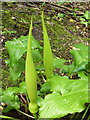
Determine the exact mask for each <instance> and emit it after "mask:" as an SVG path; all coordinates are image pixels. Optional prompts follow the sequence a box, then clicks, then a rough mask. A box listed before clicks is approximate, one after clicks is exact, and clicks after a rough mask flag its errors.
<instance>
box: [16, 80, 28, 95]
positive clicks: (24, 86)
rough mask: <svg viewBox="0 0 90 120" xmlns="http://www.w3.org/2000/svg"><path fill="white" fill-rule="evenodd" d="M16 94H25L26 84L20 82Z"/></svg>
mask: <svg viewBox="0 0 90 120" xmlns="http://www.w3.org/2000/svg"><path fill="white" fill-rule="evenodd" d="M18 92H19V93H27V91H26V83H25V82H21V83H20V84H19V91H18Z"/></svg>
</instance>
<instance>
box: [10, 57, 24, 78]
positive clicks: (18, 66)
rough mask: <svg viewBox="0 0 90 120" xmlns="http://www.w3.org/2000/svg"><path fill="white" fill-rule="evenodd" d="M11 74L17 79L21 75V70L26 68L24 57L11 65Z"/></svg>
mask: <svg viewBox="0 0 90 120" xmlns="http://www.w3.org/2000/svg"><path fill="white" fill-rule="evenodd" d="M9 70H10V76H11V78H12V80H16V79H17V78H18V77H20V75H21V72H23V71H24V70H25V61H24V59H23V58H20V59H19V60H18V62H17V63H16V64H14V65H13V67H10V69H9Z"/></svg>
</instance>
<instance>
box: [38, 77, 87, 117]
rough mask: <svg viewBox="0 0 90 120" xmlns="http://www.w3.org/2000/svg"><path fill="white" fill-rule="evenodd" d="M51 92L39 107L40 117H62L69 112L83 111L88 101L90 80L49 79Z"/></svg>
mask: <svg viewBox="0 0 90 120" xmlns="http://www.w3.org/2000/svg"><path fill="white" fill-rule="evenodd" d="M48 81H50V85H51V91H52V93H51V94H48V95H46V96H45V98H44V100H43V101H42V102H41V105H40V109H39V114H40V116H39V118H61V117H63V116H65V115H67V114H69V113H74V112H81V111H83V110H84V109H85V106H84V104H85V103H86V102H87V101H88V82H87V81H85V80H83V79H82V80H69V79H68V78H67V77H60V76H58V77H52V78H51V79H49V80H48Z"/></svg>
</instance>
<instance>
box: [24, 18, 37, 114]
mask: <svg viewBox="0 0 90 120" xmlns="http://www.w3.org/2000/svg"><path fill="white" fill-rule="evenodd" d="M31 36H32V18H31V25H30V30H29V37H28V44H27V57H26V72H25V73H26V76H25V79H26V88H27V93H28V97H29V99H30V103H29V110H30V112H31V113H37V112H38V105H37V74H36V70H35V67H34V63H33V58H32V51H31V42H32V39H31Z"/></svg>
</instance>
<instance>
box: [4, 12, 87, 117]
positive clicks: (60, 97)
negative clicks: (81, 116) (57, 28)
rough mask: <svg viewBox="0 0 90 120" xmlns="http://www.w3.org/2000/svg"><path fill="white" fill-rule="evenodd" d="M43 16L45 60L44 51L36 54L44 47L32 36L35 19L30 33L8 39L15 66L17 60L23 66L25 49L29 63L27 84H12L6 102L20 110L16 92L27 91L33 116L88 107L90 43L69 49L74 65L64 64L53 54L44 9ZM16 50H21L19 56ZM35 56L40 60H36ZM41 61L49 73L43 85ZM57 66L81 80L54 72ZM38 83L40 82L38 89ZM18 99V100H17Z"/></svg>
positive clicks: (6, 91)
mask: <svg viewBox="0 0 90 120" xmlns="http://www.w3.org/2000/svg"><path fill="white" fill-rule="evenodd" d="M41 18H42V27H43V39H44V49H43V60H42V51H41V53H39V54H35V52H37V51H36V50H38V51H39V50H42V49H41V48H42V47H41V46H40V44H39V43H37V42H38V41H37V40H35V39H34V37H32V18H31V24H30V29H29V36H22V37H21V38H19V39H18V40H13V41H7V42H6V47H7V48H8V50H9V52H10V55H11V58H12V63H14V65H16V63H18V64H17V66H18V68H19V67H21V66H23V65H22V64H20V63H22V61H24V59H23V60H22V59H21V57H22V58H23V56H22V55H23V54H24V53H25V52H26V51H27V55H26V61H24V62H25V63H26V64H25V82H24V84H22V83H20V85H19V87H14V88H12V87H11V88H8V89H6V90H5V91H3V95H2V98H3V102H5V103H8V104H9V103H10V104H11V103H12V104H11V108H9V110H12V109H13V108H14V109H19V108H20V102H19V98H18V96H17V94H18V93H24V94H28V98H29V103H28V108H29V111H30V112H31V113H32V114H33V116H34V118H61V117H64V116H65V115H68V114H73V113H75V112H82V111H83V110H84V109H85V103H87V102H88V74H89V71H88V68H87V66H88V46H86V45H84V44H76V45H75V46H74V49H73V50H70V52H71V54H72V56H73V58H74V61H73V63H72V64H71V65H65V64H64V62H65V61H66V60H65V59H60V58H57V57H53V54H52V51H51V47H50V42H49V38H48V34H47V30H46V26H45V23H44V14H43V12H42V15H41ZM27 37H28V40H27ZM27 42H28V43H27ZM32 43H33V44H32ZM35 43H36V44H35ZM26 44H27V45H26ZM12 48H14V50H13V52H11V51H12ZM17 48H18V49H17ZM21 48H22V49H21ZM33 48H35V49H33ZM83 48H84V49H83ZM17 50H18V51H17ZM17 53H19V54H18V56H17ZM39 55H40V58H39ZM34 58H39V59H38V60H37V59H34ZM19 60H20V61H19ZM18 61H19V62H18ZM42 63H43V64H44V67H42V68H40V70H41V69H42V70H43V69H44V70H45V73H44V75H45V76H46V81H44V80H43V84H42V83H41V84H40V82H41V81H40V82H39V81H38V78H39V76H38V75H37V73H38V71H40V70H39V68H38V66H40V67H41V66H43V64H42ZM37 64H38V66H37ZM54 68H60V69H62V72H61V73H67V75H68V74H70V75H72V74H73V73H75V74H76V73H77V75H78V79H77V80H76V79H72V78H71V79H70V78H69V77H68V76H65V75H64V76H59V75H58V74H53V70H54ZM11 70H12V69H11ZM22 70H23V69H21V70H20V71H19V72H21V71H22ZM17 71H18V69H15V72H17ZM40 72H41V71H40ZM40 74H41V73H40ZM14 76H15V74H14ZM41 79H42V78H41V77H40V80H41ZM37 84H39V87H38V90H37ZM23 88H24V89H23ZM26 89H27V91H26ZM11 91H12V92H11ZM11 93H12V94H11ZM8 98H9V100H8ZM12 98H13V99H12ZM16 98H17V99H16ZM15 99H16V101H15V102H14V100H15ZM7 101H8V102H7ZM16 104H17V105H16ZM14 105H15V106H14ZM7 109H8V108H7ZM37 115H38V117H37ZM73 118H74V117H73Z"/></svg>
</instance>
